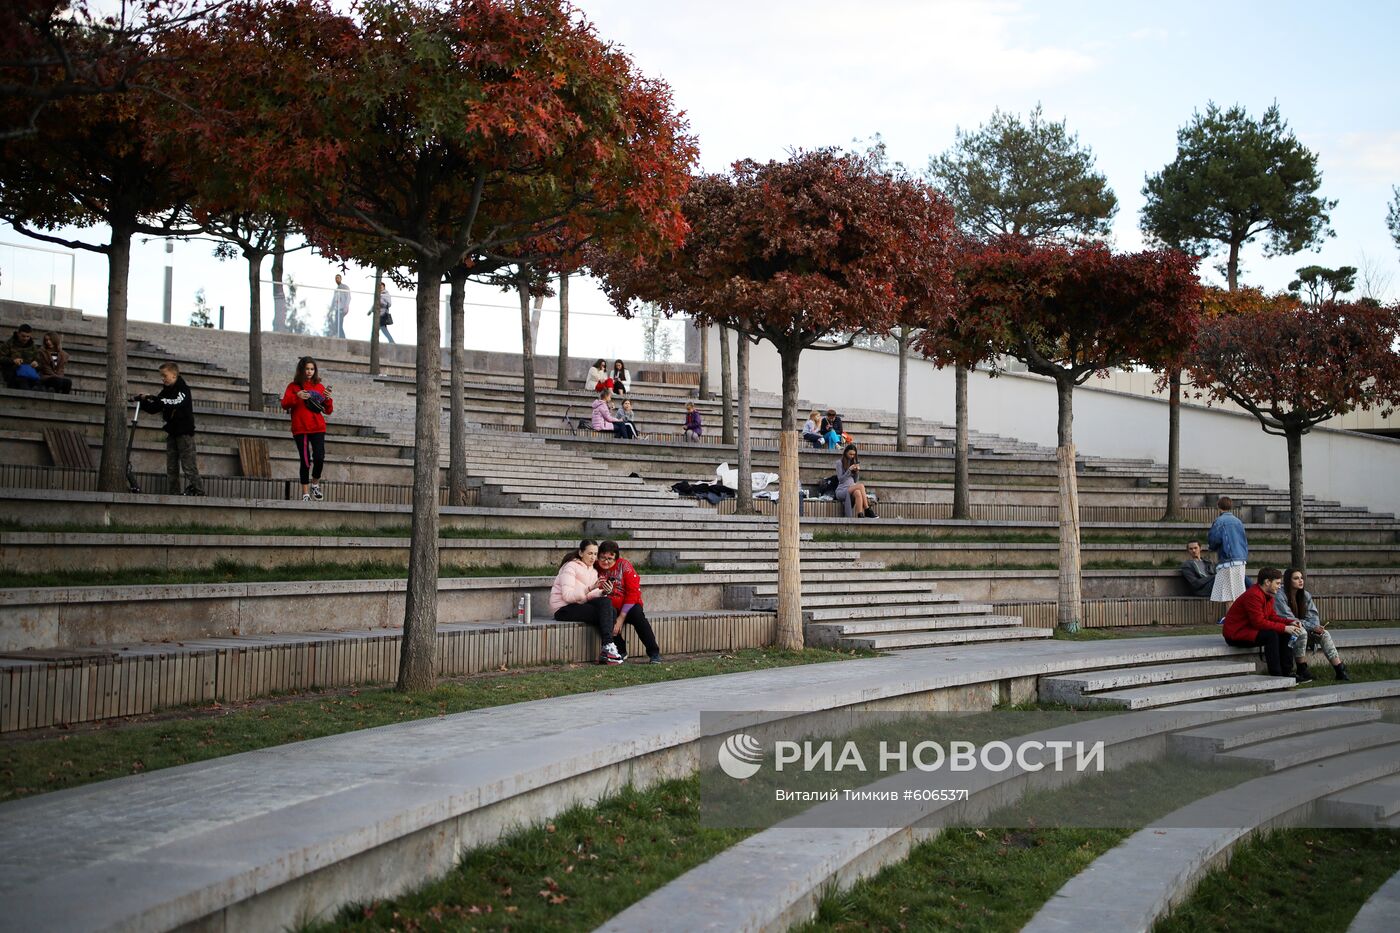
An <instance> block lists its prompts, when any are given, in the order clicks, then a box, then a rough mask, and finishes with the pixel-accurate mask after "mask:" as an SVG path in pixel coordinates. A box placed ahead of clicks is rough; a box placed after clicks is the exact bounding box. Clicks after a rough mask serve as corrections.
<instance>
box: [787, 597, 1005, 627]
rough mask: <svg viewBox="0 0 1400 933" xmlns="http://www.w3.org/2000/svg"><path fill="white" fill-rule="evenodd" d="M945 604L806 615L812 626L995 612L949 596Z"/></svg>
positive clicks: (867, 607)
mask: <svg viewBox="0 0 1400 933" xmlns="http://www.w3.org/2000/svg"><path fill="white" fill-rule="evenodd" d="M944 600H945V601H944V602H942V603H932V604H930V603H923V604H917V605H912V606H900V605H893V606H887V605H885V604H883V603H874V604H870V603H867V604H866V605H864V606H862V607H860V608H859V609H851V608H840V607H837V608H827V609H812V610H810V611H808V610H807V609H806V605H805V603H804V605H803V615H805V616H806V617H807V621H809V622H844V621H846V620H850V621H852V622H855V621H859V620H862V619H903V618H919V617H922V616H946V615H953V614H962V615H980V614H982V613H984V612H991V611H992V606H991V604H990V603H964V602H959V601H958V598H957V597H956V596H951V595H950V596H945V597H944Z"/></svg>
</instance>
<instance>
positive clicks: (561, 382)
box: [554, 272, 569, 392]
mask: <svg viewBox="0 0 1400 933" xmlns="http://www.w3.org/2000/svg"><path fill="white" fill-rule="evenodd" d="M554 387H555V388H556V389H558V390H559V391H560V392H563V391H565V390H567V389H568V388H569V275H568V273H567V272H566V273H563V274H561V275H560V276H559V366H558V372H556V373H555V374H554Z"/></svg>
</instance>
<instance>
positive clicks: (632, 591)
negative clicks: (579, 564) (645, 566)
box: [595, 541, 661, 664]
mask: <svg viewBox="0 0 1400 933" xmlns="http://www.w3.org/2000/svg"><path fill="white" fill-rule="evenodd" d="M595 566H596V567H597V568H598V580H599V581H600V582H601V581H604V580H606V581H608V582H609V583H611V584H612V594H611V598H612V604H613V609H614V611H616V612H617V620H616V621H614V622H613V627H612V633H613V637H614V639H616V648H617V653H618V654H620V655H622V658H623V660H626V659H627V640H626V639H625V638H624V637H623V635H622V627H623V626H624V625H630V626H632V628H633V629H634V630H635V631H636V633H637V637H638V638H640V639H641V641H642V647H644V648H646V650H647V660H648V661H649V662H650V663H652V664H660V663H661V646H660V645H658V644H657V642H656V633H655V632H653V631H652V628H651V623H650V622H648V621H647V614H646V611H645V610H644V609H643V608H642V578H641V576H639V575H638V573H637V569H636V568H635V567H633V566H632V562H631V561H629V560H627V559H626V558H624V557H623V556H622V548H620V547H618V544H617V542H616V541H604V542H603V543H602V544H600V545H598V560H597V563H596V565H595Z"/></svg>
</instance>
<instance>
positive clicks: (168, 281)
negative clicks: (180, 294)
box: [161, 240, 175, 324]
mask: <svg viewBox="0 0 1400 933" xmlns="http://www.w3.org/2000/svg"><path fill="white" fill-rule="evenodd" d="M174 252H175V243H174V241H172V240H166V241H165V255H166V256H167V257H169V256H170V255H171V254H172V253H174ZM174 261H175V260H173V259H169V258H167V259H166V260H165V313H164V314H163V315H162V318H161V320H162V323H165V324H169V323H170V301H171V297H172V294H173V292H174V287H175V266H174V265H173V263H174Z"/></svg>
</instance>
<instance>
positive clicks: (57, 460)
mask: <svg viewBox="0 0 1400 933" xmlns="http://www.w3.org/2000/svg"><path fill="white" fill-rule="evenodd" d="M44 444H45V445H46V446H47V447H48V448H49V456H50V457H52V458H53V463H54V466H59V467H68V468H70V469H76V470H95V469H97V464H95V463H93V461H92V449H91V448H89V447H88V443H87V438H86V437H84V436H83V435H82V434H81V433H80V432H78V431H77V430H75V429H73V428H44Z"/></svg>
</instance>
